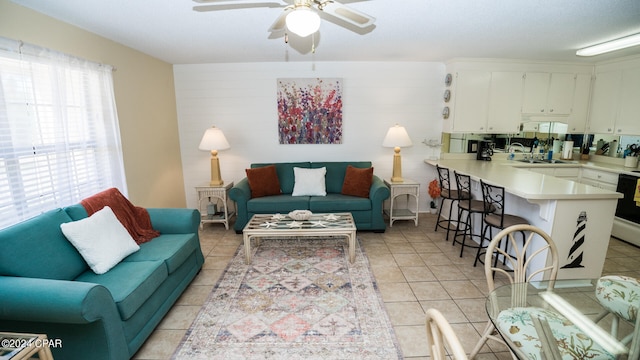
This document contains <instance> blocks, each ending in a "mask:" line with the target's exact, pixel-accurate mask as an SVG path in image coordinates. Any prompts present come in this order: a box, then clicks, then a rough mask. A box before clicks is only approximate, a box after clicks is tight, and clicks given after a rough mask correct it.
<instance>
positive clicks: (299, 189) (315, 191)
mask: <svg viewBox="0 0 640 360" xmlns="http://www.w3.org/2000/svg"><path fill="white" fill-rule="evenodd" d="M326 173H327V168H326V167H321V168H319V169H305V168H299V167H294V168H293V174H294V175H295V184H294V185H293V193H292V194H291V195H292V196H326V195H327V185H326V184H325V182H324V176H325V174H326Z"/></svg>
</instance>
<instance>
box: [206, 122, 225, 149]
mask: <svg viewBox="0 0 640 360" xmlns="http://www.w3.org/2000/svg"><path fill="white" fill-rule="evenodd" d="M230 147H231V146H229V142H228V141H227V138H226V137H225V136H224V133H223V132H222V130H220V129H219V128H217V127H215V126H213V127H210V128H208V129H207V131H205V132H204V135H203V136H202V140H200V145H199V146H198V148H199V149H200V150H227V149H229V148H230Z"/></svg>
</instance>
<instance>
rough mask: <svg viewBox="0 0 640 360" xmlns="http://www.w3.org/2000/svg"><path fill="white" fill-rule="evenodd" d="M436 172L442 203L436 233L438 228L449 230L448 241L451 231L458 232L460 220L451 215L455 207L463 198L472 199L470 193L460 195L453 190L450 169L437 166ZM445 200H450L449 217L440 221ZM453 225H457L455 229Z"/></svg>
mask: <svg viewBox="0 0 640 360" xmlns="http://www.w3.org/2000/svg"><path fill="white" fill-rule="evenodd" d="M436 170H437V171H438V180H439V181H440V189H441V190H440V197H441V198H442V201H441V202H440V209H439V210H438V219H437V220H436V227H435V230H434V231H438V228H441V229H447V237H446V239H447V241H448V240H449V232H450V231H451V230H456V229H457V228H458V220H453V219H451V214H452V213H453V205H454V204H455V203H457V202H458V200H459V199H461V198H464V199H466V198H468V197H471V194H470V193H469V192H462V193H459V190H456V189H452V188H451V178H450V177H449V169H448V168H444V167H440V166H439V165H437V164H436ZM445 200H449V202H450V206H449V217H448V218H446V219H440V217H441V216H442V208H443V207H444V202H445ZM452 224H455V227H453V228H452V227H451V226H452Z"/></svg>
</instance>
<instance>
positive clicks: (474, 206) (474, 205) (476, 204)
mask: <svg viewBox="0 0 640 360" xmlns="http://www.w3.org/2000/svg"><path fill="white" fill-rule="evenodd" d="M458 207H459V208H460V209H462V210H466V211H470V212H475V213H482V212H484V202H483V201H482V200H471V206H469V201H468V200H466V201H460V202H459V204H458ZM494 211H495V207H494V206H493V205H491V207H490V209H489V211H488V212H494Z"/></svg>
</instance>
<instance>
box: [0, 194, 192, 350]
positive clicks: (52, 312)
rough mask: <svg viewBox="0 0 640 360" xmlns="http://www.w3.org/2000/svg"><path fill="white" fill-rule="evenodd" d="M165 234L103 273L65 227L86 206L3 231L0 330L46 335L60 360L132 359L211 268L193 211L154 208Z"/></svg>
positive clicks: (153, 221)
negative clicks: (192, 284)
mask: <svg viewBox="0 0 640 360" xmlns="http://www.w3.org/2000/svg"><path fill="white" fill-rule="evenodd" d="M147 210H148V213H149V216H150V218H151V224H152V226H153V228H154V229H156V230H158V231H159V232H160V233H161V235H160V236H159V237H156V238H154V239H152V240H151V241H149V242H146V243H143V244H141V245H140V250H138V251H137V252H134V253H133V254H131V255H129V256H128V257H126V258H125V259H124V260H122V262H120V263H118V264H117V265H116V266H115V267H113V268H112V269H111V270H109V271H108V272H106V273H104V274H102V275H97V274H95V273H94V272H93V271H92V270H91V269H90V268H89V267H88V266H87V264H86V262H85V261H84V259H83V258H82V257H81V255H80V254H79V253H78V251H77V250H76V249H75V248H74V247H73V245H72V244H71V243H70V242H69V241H68V240H67V239H66V238H65V236H64V234H63V233H62V231H61V229H60V224H62V223H66V222H71V221H74V220H79V219H82V218H86V217H87V212H86V211H85V209H84V207H83V206H82V205H80V204H77V205H73V206H70V207H67V208H64V209H56V210H51V211H48V212H46V213H43V214H41V215H39V216H37V217H35V218H33V219H30V220H27V221H24V222H22V223H19V224H16V225H14V226H11V227H9V228H6V229H3V230H0V248H2V249H3V250H2V251H0V331H8V332H27V333H44V334H46V335H47V336H48V338H49V339H51V340H52V341H53V343H54V344H57V345H60V346H56V347H51V350H52V353H53V356H54V358H55V359H64V360H74V359H109V360H124V359H130V358H131V357H132V356H133V355H134V354H135V353H136V351H138V349H140V347H141V346H142V344H143V343H144V341H145V340H146V339H147V338H148V337H149V335H150V334H151V333H152V331H153V330H154V328H155V327H156V326H157V325H158V324H159V323H160V321H161V320H162V318H163V317H164V316H165V315H166V313H167V312H168V311H169V309H170V308H171V307H172V306H173V304H174V303H175V301H176V300H177V299H178V297H179V296H180V295H181V294H182V292H183V291H184V290H185V289H186V288H187V286H188V285H189V283H190V282H191V281H192V280H193V278H194V277H195V276H196V275H197V274H198V272H199V270H200V269H201V268H202V264H203V263H204V258H203V255H202V251H201V249H200V241H199V238H198V226H199V222H200V214H199V212H198V211H197V210H192V209H147Z"/></svg>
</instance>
